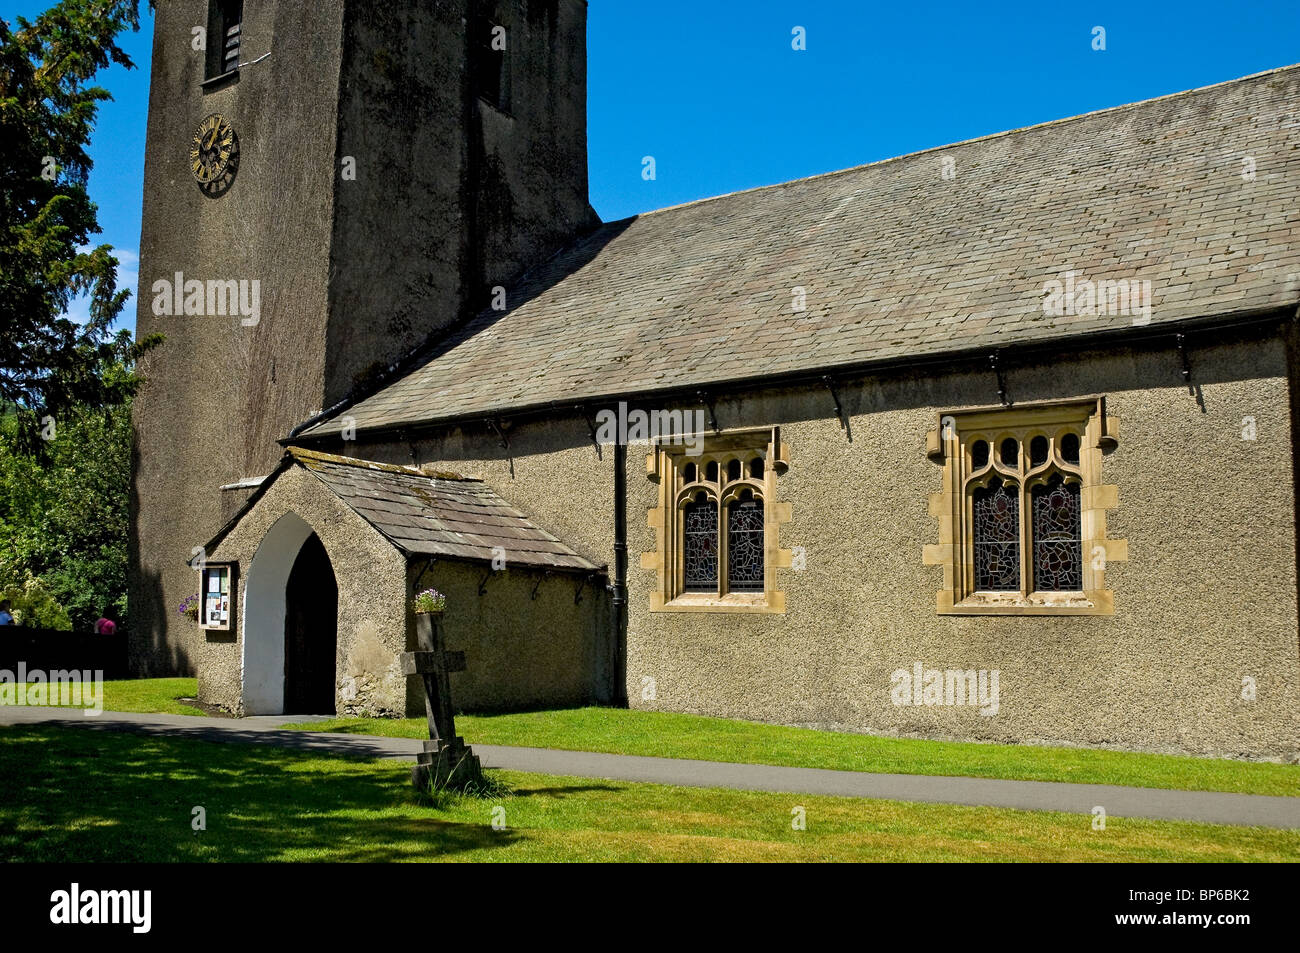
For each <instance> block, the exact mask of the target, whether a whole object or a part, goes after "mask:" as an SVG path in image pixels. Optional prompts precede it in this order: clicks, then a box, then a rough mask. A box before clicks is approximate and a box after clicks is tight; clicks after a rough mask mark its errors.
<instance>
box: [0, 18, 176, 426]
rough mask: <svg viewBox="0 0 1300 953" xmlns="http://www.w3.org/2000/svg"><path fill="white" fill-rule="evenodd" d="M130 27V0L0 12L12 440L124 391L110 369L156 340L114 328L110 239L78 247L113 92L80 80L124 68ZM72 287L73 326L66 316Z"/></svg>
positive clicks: (2, 257)
mask: <svg viewBox="0 0 1300 953" xmlns="http://www.w3.org/2000/svg"><path fill="white" fill-rule="evenodd" d="M138 28H139V16H138V0H61V2H58V3H56V4H55V5H54V6H53V7H51V8H50V9H49V10H48V11H47V12H45V13H43V14H41V15H40V16H38V17H37V18H36V19H35V20H34V21H28V20H27V19H25V18H22V17H18V18H16V20H15V23H14V24H9V23H5V22H4V21H0V401H2V402H4V403H5V404H6V405H8V406H11V407H15V408H16V409H17V414H18V423H19V429H18V436H19V438H20V439H19V441H18V444H17V449H19V450H23V451H31V450H33V449H35V448H38V447H40V446H41V444H40V443H39V442H37V441H36V439H35V435H36V433H37V431H38V429H39V425H40V418H41V417H42V416H45V415H50V416H53V417H54V418H55V419H56V420H58V419H62V418H63V417H65V416H67V415H68V413H69V412H70V411H72V409H73V408H77V407H81V406H89V407H107V406H112V405H118V404H121V403H122V402H123V401H124V400H126V399H127V398H129V397H130V395H131V394H132V393H134V391H135V388H136V386H137V383H138V381H137V378H136V377H135V376H134V374H132V373H129V372H122V371H121V369H122V368H129V367H131V366H132V365H133V363H134V360H135V358H136V357H137V356H138V355H139V354H140V353H142V352H143V351H144V350H146V349H147V348H148V347H150V346H152V345H153V344H154V343H156V342H155V340H153V339H150V340H144V341H141V342H137V343H132V341H131V337H130V334H129V333H128V332H125V331H124V332H121V333H120V334H114V333H113V331H112V325H113V322H114V321H115V320H116V319H117V317H118V315H119V314H120V313H121V311H122V306H123V305H124V304H125V303H126V299H127V297H128V296H129V295H130V292H129V291H127V290H118V289H117V260H116V259H115V258H114V257H113V255H112V249H111V248H110V247H109V246H108V245H100V246H98V247H95V248H90V247H89V246H88V242H89V239H90V236H91V235H93V234H96V233H98V232H99V231H100V228H99V224H98V221H97V218H96V213H97V208H96V206H95V204H94V203H93V202H91V201H90V196H89V193H88V191H87V180H88V177H89V174H90V169H91V160H90V157H89V155H88V154H87V152H86V147H87V145H88V143H89V141H90V134H91V131H92V129H93V127H94V122H95V117H96V114H97V111H98V108H99V104H100V103H101V102H103V101H104V100H106V99H111V98H112V97H111V96H110V95H109V93H108V91H107V90H105V89H103V88H102V87H99V86H94V85H90V83H91V80H92V79H93V77H94V76H95V74H96V73H97V72H98V71H99V70H100V69H103V68H104V67H107V66H108V65H109V64H111V63H117V64H120V65H122V66H125V67H127V68H128V69H129V68H133V67H134V64H133V63H132V62H131V59H130V57H128V56H127V55H126V53H125V52H124V51H123V50H122V49H121V47H119V46H118V44H117V37H118V36H119V34H121V32H122V31H123V30H126V29H131V30H136V29H138ZM81 295H89V299H90V319H89V321H88V322H87V323H86V324H84V325H83V324H78V323H77V322H76V321H73V320H71V319H69V318H68V317H66V316H65V312H66V310H67V308H68V305H69V303H70V302H71V301H72V300H73V299H74V298H76V297H78V296H81Z"/></svg>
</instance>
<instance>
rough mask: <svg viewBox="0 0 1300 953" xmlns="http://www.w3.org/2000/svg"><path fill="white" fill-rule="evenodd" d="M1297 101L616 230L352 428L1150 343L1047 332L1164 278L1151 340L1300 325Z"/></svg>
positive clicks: (1256, 83) (561, 261)
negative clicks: (1230, 321) (801, 296)
mask: <svg viewBox="0 0 1300 953" xmlns="http://www.w3.org/2000/svg"><path fill="white" fill-rule="evenodd" d="M1298 103H1300V66H1290V67H1286V68H1284V69H1280V70H1273V71H1271V72H1268V73H1262V74H1259V75H1256V76H1251V77H1246V78H1244V79H1239V80H1233V81H1231V82H1227V83H1221V84H1219V85H1216V86H1210V87H1206V88H1204V89H1200V90H1194V91H1191V92H1186V93H1178V94H1175V95H1172V96H1165V97H1162V98H1159V99H1153V100H1148V101H1146V102H1142V103H1137V104H1134V105H1129V106H1121V107H1117V108H1114V109H1107V110H1104V111H1101V112H1096V113H1089V114H1086V115H1083V116H1078V117H1074V118H1072V119H1065V120H1058V121H1055V122H1051V123H1047V124H1044V125H1039V126H1032V127H1029V128H1026V129H1021V130H1016V131H1013V132H1007V133H1001V134H998V135H994V136H988V137H984V138H981V139H975V140H971V141H968V142H965V143H960V144H957V145H953V146H948V147H945V148H942V149H932V150H927V151H925V152H920V153H915V154H912V155H909V156H903V157H901V158H896V159H888V160H885V161H882V162H876V163H873V164H871V165H866V166H862V167H859V168H855V169H848V170H845V171H842V172H836V173H831V174H827V175H821V176H817V177H814V178H809V179H802V180H798V181H794V182H789V183H786V184H783V185H777V186H770V187H765V188H761V189H755V190H751V191H747V192H740V193H736V194H732V195H726V196H721V197H719V198H714V199H707V200H703V201H699V202H694V203H691V204H688V205H683V206H679V207H676V208H671V209H664V210H662V211H658V212H652V213H649V214H646V215H642V216H640V217H637V218H634V219H630V220H626V221H622V222H615V223H611V224H608V225H605V226H602V227H601V228H600V229H598V230H597V231H596V232H595V233H594V234H592V235H591V236H589V237H588V238H586V239H585V240H583V241H580V242H578V243H577V244H576V245H574V246H573V247H571V248H569V249H567V250H566V251H564V252H562V253H560V254H559V255H557V256H556V257H555V258H553V259H552V260H551V261H549V262H547V263H546V264H545V265H544V266H542V267H540V268H538V269H536V270H534V271H533V272H531V273H529V274H528V275H526V276H525V277H524V279H523V280H522V281H521V283H520V284H519V285H518V286H517V287H515V288H513V289H511V292H510V295H509V298H508V303H509V305H510V310H509V311H508V312H505V313H504V314H501V313H496V312H485V313H484V314H482V315H480V316H479V317H478V318H477V319H475V320H474V321H472V322H470V323H469V324H468V325H466V326H465V327H463V328H462V329H460V330H459V331H457V332H455V333H453V334H452V335H451V336H450V337H449V338H448V339H446V340H445V341H444V342H443V343H442V344H441V345H439V349H438V351H437V352H435V353H434V355H433V356H432V358H431V359H430V360H428V362H427V363H425V364H424V365H423V366H420V367H418V368H417V369H415V370H414V371H413V372H411V373H409V374H407V375H406V376H405V377H403V378H401V379H399V380H397V381H396V382H394V383H392V384H390V385H388V386H387V387H385V388H384V389H382V390H381V391H379V392H378V393H376V394H374V395H373V396H370V397H369V398H368V399H365V400H362V401H360V402H359V403H357V404H355V405H354V406H352V407H350V408H349V409H348V410H347V411H346V413H347V415H348V416H351V417H353V418H355V421H356V426H357V427H358V428H359V429H367V428H373V427H381V426H395V425H400V424H407V423H416V422H422V421H431V420H438V419H444V418H450V417H458V416H464V415H471V414H479V413H488V412H493V413H501V412H509V411H511V410H521V409H524V408H530V407H539V406H544V405H547V404H549V403H569V404H572V403H576V402H578V401H581V400H584V399H593V398H598V397H600V398H605V397H609V396H611V395H622V394H627V395H640V396H642V397H643V398H644V397H645V395H647V394H650V393H653V392H654V391H658V390H672V389H678V388H684V387H692V388H693V387H697V386H705V385H709V384H716V383H721V382H725V381H729V380H738V379H744V378H752V377H756V376H760V375H769V374H781V373H791V372H795V371H802V370H812V369H834V368H835V367H837V366H850V365H853V366H861V365H864V364H869V363H870V362H875V361H882V362H886V361H890V360H897V359H901V358H905V357H909V356H911V357H918V356H925V355H941V354H943V353H945V352H949V351H962V350H970V349H974V348H982V347H986V346H987V347H997V346H1005V345H1009V344H1014V343H1019V342H1027V341H1046V340H1050V339H1052V338H1056V337H1067V336H1073V335H1077V334H1080V333H1087V332H1091V331H1100V330H1111V329H1118V328H1125V327H1131V326H1132V323H1133V322H1132V317H1131V316H1129V315H1107V316H1073V317H1072V316H1065V317H1051V316H1048V315H1046V314H1045V313H1044V308H1043V298H1044V285H1045V283H1046V282H1047V281H1049V280H1051V279H1060V278H1061V277H1062V276H1063V274H1064V273H1065V272H1067V271H1070V270H1073V271H1075V272H1076V273H1077V278H1078V280H1082V279H1084V278H1089V279H1092V280H1099V279H1133V280H1138V281H1147V280H1149V281H1150V282H1151V289H1152V292H1153V298H1154V307H1153V311H1152V314H1151V324H1152V325H1158V324H1161V323H1168V322H1175V321H1180V320H1184V319H1192V318H1207V317H1215V316H1226V315H1230V314H1241V313H1246V312H1253V311H1265V310H1268V309H1274V308H1280V307H1283V306H1287V305H1294V304H1295V303H1296V302H1297V300H1300V108H1298V107H1297V104H1298ZM1246 157H1250V158H1251V159H1252V160H1253V162H1254V176H1253V179H1251V180H1247V178H1245V177H1243V172H1244V171H1246V166H1245V165H1244V164H1243V160H1244V159H1245V158H1246ZM945 158H949V159H951V160H953V162H954V163H955V166H954V171H955V173H956V174H955V177H953V178H951V179H950V180H948V179H944V178H943V175H942V172H943V161H944V159H945ZM796 287H802V288H804V289H805V291H806V296H807V310H806V311H804V312H803V313H795V312H794V311H793V309H792V290H793V289H794V288H796ZM339 427H340V424H339V423H338V420H337V417H336V418H335V419H334V420H333V421H330V420H327V421H325V422H323V423H318V424H316V425H315V426H314V427H310V428H308V429H306V430H305V431H304V436H317V435H323V434H328V433H334V432H337V431H338V429H339Z"/></svg>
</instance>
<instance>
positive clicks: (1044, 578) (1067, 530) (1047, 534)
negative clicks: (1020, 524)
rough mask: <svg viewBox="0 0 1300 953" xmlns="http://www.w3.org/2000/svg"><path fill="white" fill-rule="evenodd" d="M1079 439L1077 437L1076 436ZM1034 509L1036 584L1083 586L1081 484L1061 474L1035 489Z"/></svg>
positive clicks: (1054, 588)
mask: <svg viewBox="0 0 1300 953" xmlns="http://www.w3.org/2000/svg"><path fill="white" fill-rule="evenodd" d="M1076 440H1077V438H1076ZM1032 505H1033V513H1034V588H1035V589H1037V590H1038V591H1039V592H1071V591H1074V590H1078V589H1082V588H1083V543H1082V539H1081V537H1080V533H1079V529H1080V520H1079V485H1078V484H1077V483H1064V482H1063V481H1062V480H1061V478H1060V477H1059V476H1055V477H1053V478H1052V480H1051V482H1050V483H1048V484H1047V485H1046V486H1036V487H1034V489H1033V493H1032Z"/></svg>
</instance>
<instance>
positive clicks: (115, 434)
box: [0, 400, 131, 631]
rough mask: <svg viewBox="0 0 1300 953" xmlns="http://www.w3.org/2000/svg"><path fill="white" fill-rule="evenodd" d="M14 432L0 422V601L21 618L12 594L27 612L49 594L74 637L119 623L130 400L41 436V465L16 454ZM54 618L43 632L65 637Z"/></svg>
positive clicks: (88, 411)
mask: <svg viewBox="0 0 1300 953" xmlns="http://www.w3.org/2000/svg"><path fill="white" fill-rule="evenodd" d="M18 426H19V425H18V420H17V417H16V415H14V414H12V413H11V414H6V415H5V416H4V417H3V419H0V591H3V592H4V595H5V597H7V598H11V599H14V600H15V605H18V606H19V607H20V608H21V607H22V602H21V601H20V599H21V598H22V597H21V596H18V595H17V594H18V592H19V591H21V592H23V593H25V594H26V596H28V597H30V598H31V600H33V601H34V604H36V603H41V600H42V598H43V597H44V594H48V596H49V597H50V598H51V599H52V600H53V601H54V602H55V603H57V606H55V607H54V608H55V609H57V608H58V607H61V608H62V610H63V611H64V612H66V616H67V618H68V619H69V620H70V621H71V624H72V626H73V627H75V628H76V629H78V630H80V631H88V630H89V629H90V628H91V626H92V625H93V624H94V622H95V620H96V619H97V618H99V616H100V614H101V613H103V612H105V611H111V612H112V613H114V614H115V615H116V617H117V618H118V619H119V620H121V621H123V622H125V621H126V611H127V604H126V571H127V544H126V541H127V536H128V506H129V501H130V485H131V408H130V402H129V400H128V402H127V403H124V404H120V405H117V406H113V407H109V408H105V409H96V408H82V409H80V410H76V411H72V412H69V413H68V416H66V417H65V418H63V419H61V420H58V421H57V422H56V423H55V425H54V426H53V427H52V428H51V427H49V426H47V427H46V428H44V430H45V432H46V433H47V434H48V436H49V437H50V439H49V440H48V441H47V448H46V452H45V453H44V454H42V455H41V456H40V457H39V458H38V457H37V456H33V455H28V454H22V453H15V452H13V450H14V446H15V443H16V442H17V440H18V439H19V435H18ZM42 612H43V613H46V612H53V610H51V609H50V608H49V607H48V606H46V608H45V609H43V610H42ZM55 618H57V615H56V614H54V615H48V616H46V617H45V618H44V621H43V623H40V624H44V625H45V626H47V627H49V628H61V627H63V626H61V625H58V624H55V623H54V622H53V621H51V620H53V619H55ZM29 624H38V623H35V622H32V623H29Z"/></svg>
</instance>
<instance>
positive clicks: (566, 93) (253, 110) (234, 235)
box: [130, 0, 597, 675]
mask: <svg viewBox="0 0 1300 953" xmlns="http://www.w3.org/2000/svg"><path fill="white" fill-rule="evenodd" d="M585 31H586V5H585V3H583V2H582V0H498V2H496V3H492V2H489V0H386V2H384V3H373V2H371V0H258V2H248V3H242V2H240V0H170V2H168V3H165V4H160V5H159V7H158V10H157V21H156V26H155V35H154V45H153V75H152V88H151V93H150V102H149V127H148V139H147V142H148V145H147V152H146V157H145V191H144V213H143V230H142V235H141V239H140V259H141V260H140V291H139V295H138V304H139V311H138V318H137V320H138V328H139V332H140V334H141V335H144V334H148V333H152V332H159V333H161V334H163V335H164V336H165V338H166V340H165V342H164V343H163V344H162V345H161V346H160V347H159V348H157V349H156V350H155V351H154V352H153V353H152V354H150V355H149V356H148V357H147V359H146V360H145V361H143V362H142V367H141V370H142V372H143V374H144V376H145V378H146V384H145V387H144V389H143V391H142V393H141V394H140V396H139V397H138V399H137V401H136V405H135V458H134V484H133V495H132V538H131V561H132V588H131V595H130V599H131V613H132V626H131V628H132V631H133V640H132V661H133V666H134V668H135V669H136V671H137V672H139V673H140V674H152V675H157V674H164V673H168V672H188V671H191V670H192V657H193V654H194V643H195V641H196V640H198V639H200V638H201V637H202V636H201V634H200V632H199V630H198V628H197V627H196V626H195V625H194V624H193V623H190V622H189V620H187V619H185V618H183V617H182V616H181V615H180V614H179V612H178V606H179V604H180V603H181V601H182V600H183V599H184V598H185V597H187V596H190V595H193V594H194V593H195V592H196V591H197V586H198V582H197V574H196V572H195V571H194V570H193V569H192V568H191V567H190V565H189V564H188V561H189V560H190V559H191V558H192V553H193V551H194V548H195V547H199V546H202V545H203V543H204V542H205V541H206V540H208V539H210V538H211V537H212V536H213V534H214V533H216V531H217V530H218V529H220V528H221V527H222V525H223V524H224V523H225V522H226V521H227V520H228V519H230V517H231V516H232V515H233V514H234V513H235V512H236V510H237V509H238V508H239V507H240V506H241V505H242V504H243V503H244V502H245V500H246V499H247V498H248V496H249V494H250V493H251V491H252V488H253V487H255V486H256V481H257V480H258V479H259V478H261V477H263V476H265V475H266V474H267V473H269V472H270V471H271V469H272V468H273V467H274V466H275V464H276V462H277V460H279V458H280V456H281V453H282V447H281V446H280V445H279V444H278V442H277V441H279V440H280V439H282V438H284V437H286V436H287V435H288V434H289V432H290V430H291V429H292V428H293V427H294V426H295V425H297V424H299V423H301V422H302V421H304V420H306V419H308V418H309V417H311V416H312V415H314V414H316V413H317V412H319V411H321V410H323V409H326V408H329V407H331V406H332V405H334V404H336V403H337V402H339V401H340V400H342V399H344V398H345V397H347V396H348V395H349V394H352V393H355V392H357V391H364V390H365V389H366V388H367V387H368V386H371V385H372V384H373V383H374V382H375V381H376V380H377V379H379V378H380V377H381V376H382V374H383V371H384V370H385V369H386V368H388V367H390V366H391V365H393V364H394V363H395V362H397V361H399V360H400V359H401V358H403V357H404V356H405V355H407V354H409V353H410V352H411V351H412V350H413V349H417V348H420V347H421V346H423V345H426V344H430V343H434V342H436V341H437V339H438V338H439V336H440V335H441V334H442V333H443V332H445V331H446V330H447V329H449V328H451V327H453V326H454V325H455V324H456V323H457V322H458V321H461V320H463V319H465V318H466V317H467V316H469V315H471V314H473V313H475V312H477V311H479V310H481V309H482V308H483V307H485V306H486V305H488V304H489V302H490V300H491V298H492V289H493V288H494V286H497V285H503V286H508V285H509V284H510V283H511V282H512V281H513V280H514V279H516V278H518V277H519V275H520V274H522V273H523V272H524V271H526V270H527V269H529V268H530V267H533V266H534V265H537V264H539V263H541V262H543V261H545V260H546V259H547V258H548V257H550V256H551V255H552V254H553V253H554V252H555V251H556V250H557V249H559V248H560V247H561V246H563V245H565V244H567V243H569V242H571V241H572V240H573V238H575V237H576V236H577V235H579V234H581V233H583V232H585V231H587V230H588V229H590V228H591V227H593V226H594V225H595V224H597V219H596V216H595V213H594V212H593V211H592V210H591V208H590V206H589V204H588V201H587V143H586V47H585V43H586V38H585ZM204 41H206V42H204ZM200 47H202V48H200ZM196 282H197V283H201V284H195V283H196ZM236 289H239V291H242V293H243V298H242V300H238V298H239V292H237V291H236ZM237 303H239V304H242V305H243V307H242V309H237V308H236V304H237Z"/></svg>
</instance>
